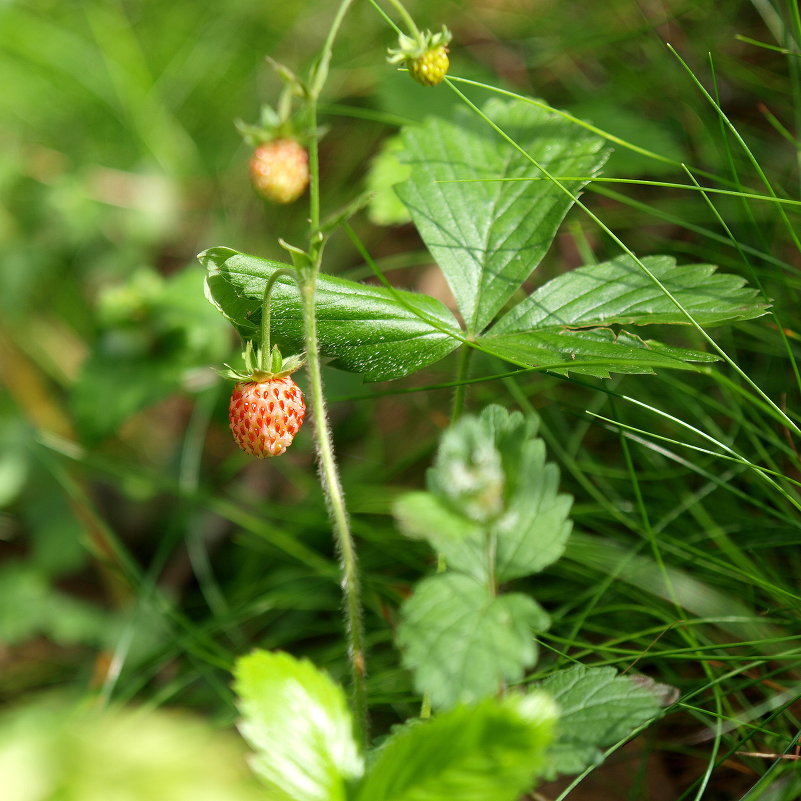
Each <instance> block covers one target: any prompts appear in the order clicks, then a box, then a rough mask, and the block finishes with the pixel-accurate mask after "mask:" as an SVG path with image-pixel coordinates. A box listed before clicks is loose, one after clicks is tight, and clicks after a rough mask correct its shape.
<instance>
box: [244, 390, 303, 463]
mask: <svg viewBox="0 0 801 801" xmlns="http://www.w3.org/2000/svg"><path fill="white" fill-rule="evenodd" d="M305 416H306V404H305V403H304V401H303V393H302V392H301V391H300V387H299V386H298V385H297V384H296V383H295V382H294V381H293V380H292V378H290V376H288V375H285V376H282V377H281V378H268V379H266V380H264V381H240V382H239V383H238V384H236V386H235V387H234V391H233V392H232V393H231V403H230V404H229V406H228V420H229V422H230V424H231V431H232V432H233V434H234V439H235V440H236V443H237V445H239V447H240V448H242V450H243V451H245V452H246V453H249V454H250V455H251V456H256V457H257V458H259V459H266V458H268V457H270V456H280V455H281V454H282V453H283V452H284V451H285V450H286V449H287V448H288V447H289V446H290V445H291V444H292V440H293V439H294V438H295V434H297V433H298V430H299V429H300V427H301V426H302V425H303V418H304V417H305Z"/></svg>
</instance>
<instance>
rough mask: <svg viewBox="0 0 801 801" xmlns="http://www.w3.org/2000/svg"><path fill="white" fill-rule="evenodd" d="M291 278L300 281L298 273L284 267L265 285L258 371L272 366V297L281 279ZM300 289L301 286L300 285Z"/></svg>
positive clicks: (262, 301) (266, 369) (262, 299)
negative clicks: (277, 282)
mask: <svg viewBox="0 0 801 801" xmlns="http://www.w3.org/2000/svg"><path fill="white" fill-rule="evenodd" d="M284 276H289V277H290V278H291V279H292V280H293V281H297V280H298V276H297V273H295V272H293V271H292V270H289V269H287V268H285V267H282V268H281V269H280V270H276V271H275V272H274V273H273V274H272V275H271V276H270V277H269V278H268V279H267V283H266V284H265V285H264V294H263V295H262V298H261V342H260V343H259V363H258V365H257V366H258V369H259V370H261V371H262V372H265V373H266V372H267V371H268V370H269V369H270V366H271V362H270V359H271V353H270V295H272V293H273V287H274V286H275V282H276V281H277V280H278V279H279V278H283V277H284ZM298 289H300V285H298Z"/></svg>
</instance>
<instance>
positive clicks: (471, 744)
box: [356, 693, 557, 801]
mask: <svg viewBox="0 0 801 801" xmlns="http://www.w3.org/2000/svg"><path fill="white" fill-rule="evenodd" d="M556 715H557V711H556V706H555V705H554V704H553V702H552V701H551V700H550V698H548V696H546V695H545V694H542V693H532V694H530V695H528V696H510V697H508V698H505V699H502V700H496V699H487V700H486V701H484V702H483V703H481V704H479V705H477V706H475V707H467V706H462V707H458V708H456V709H452V710H451V711H449V712H445V713H444V714H441V715H437V716H436V717H435V718H434V719H433V720H430V721H415V722H414V723H412V724H410V725H407V726H405V727H404V728H402V729H401V730H400V731H399V732H398V733H396V734H394V735H393V736H392V737H391V738H390V739H389V740H388V741H387V742H386V744H385V745H384V746H383V747H382V748H381V750H380V751H379V753H378V756H377V758H376V760H375V762H374V764H373V766H372V768H371V770H370V772H369V774H368V775H367V777H366V778H365V781H364V783H363V785H362V787H361V788H360V790H359V792H358V794H357V796H356V801H455V799H458V801H488V799H492V801H516V799H518V798H519V797H520V796H521V795H522V794H523V793H525V792H526V791H527V790H529V789H530V788H531V786H532V784H533V782H534V779H535V777H536V776H537V774H538V773H539V772H540V771H541V770H542V768H543V766H544V754H545V751H546V748H547V746H548V743H549V742H550V740H551V732H552V731H553V727H554V722H555V720H556Z"/></svg>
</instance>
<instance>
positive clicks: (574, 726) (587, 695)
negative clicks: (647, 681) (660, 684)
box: [539, 665, 660, 778]
mask: <svg viewBox="0 0 801 801" xmlns="http://www.w3.org/2000/svg"><path fill="white" fill-rule="evenodd" d="M539 687H540V689H542V690H544V691H545V692H547V693H548V694H549V695H550V696H551V697H552V698H553V699H554V700H555V701H556V703H557V704H558V705H559V709H560V716H559V725H558V728H557V734H556V739H555V741H554V743H553V745H552V746H551V748H550V749H549V752H548V757H549V759H548V768H547V775H548V777H549V778H553V777H554V776H556V774H557V773H570V774H572V773H579V772H580V771H582V770H584V768H586V767H587V766H588V765H592V764H594V763H595V762H598V761H600V758H601V755H600V752H599V751H598V747H599V746H600V747H604V746H609V745H613V744H614V743H616V742H618V741H619V740H622V739H624V738H626V737H627V736H629V735H630V734H631V733H632V732H633V731H634V730H635V729H637V728H638V727H640V726H641V725H643V724H644V723H647V722H648V721H649V720H651V719H653V718H654V717H655V716H656V715H657V713H658V712H659V708H660V702H659V699H658V698H657V696H655V695H654V693H651V692H649V691H648V690H647V689H644V688H643V687H642V686H640V685H638V684H635V682H634V681H633V680H632V679H630V678H627V677H625V676H619V675H618V673H617V671H616V670H615V669H614V668H612V667H600V668H588V667H584V666H582V665H576V666H575V667H571V668H567V669H566V670H560V671H558V672H556V673H554V674H553V675H551V676H549V677H548V678H547V679H545V680H544V681H542V682H541V683H540V684H539Z"/></svg>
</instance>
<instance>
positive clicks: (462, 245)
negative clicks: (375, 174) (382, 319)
mask: <svg viewBox="0 0 801 801" xmlns="http://www.w3.org/2000/svg"><path fill="white" fill-rule="evenodd" d="M483 110H484V112H485V113H486V115H487V116H488V117H489V118H490V119H491V120H493V122H495V123H496V124H497V125H498V126H499V127H500V128H501V129H502V130H503V131H504V132H505V133H506V134H508V135H509V136H510V137H511V138H512V139H513V140H514V141H515V142H517V143H518V144H519V145H520V146H521V147H522V148H523V149H524V150H525V151H526V152H527V153H528V154H529V155H530V156H531V157H533V158H534V159H535V160H536V161H537V162H539V164H540V165H541V166H542V167H544V168H545V169H546V170H548V171H549V172H550V173H551V174H552V175H563V176H575V177H577V178H579V180H574V181H567V182H565V183H564V189H567V190H568V192H565V191H564V189H562V188H560V187H558V186H556V185H555V184H554V183H552V182H551V181H548V180H542V173H541V172H540V171H539V170H538V169H537V167H535V166H534V164H532V163H531V161H529V159H528V158H526V157H525V156H524V155H523V154H522V153H520V152H519V151H518V150H516V149H515V148H514V147H513V146H512V145H510V144H509V143H508V142H506V141H505V140H504V139H502V138H501V136H500V135H499V134H498V133H497V132H496V131H494V130H493V129H492V128H491V127H490V126H489V125H488V124H487V123H486V122H485V121H484V120H482V119H480V118H479V117H478V116H477V115H475V114H474V113H473V112H471V111H469V110H467V109H464V108H459V109H458V110H457V112H456V114H455V115H454V117H453V119H452V120H443V119H429V120H428V121H427V122H426V123H425V124H423V125H421V126H419V127H414V128H407V129H406V130H405V132H404V134H403V141H404V145H405V148H406V151H405V160H406V162H407V163H408V164H409V165H410V166H411V169H412V174H411V177H410V179H409V180H408V181H407V182H406V183H404V184H402V185H400V186H399V187H398V188H397V192H398V195H399V196H400V198H401V200H403V202H404V203H405V204H406V207H407V208H408V209H409V212H410V214H411V216H412V219H413V221H414V223H415V225H416V226H417V229H418V230H419V232H420V235H421V236H422V238H423V241H424V242H425V244H426V246H427V247H428V249H429V251H430V252H431V255H432V256H433V257H434V259H435V260H436V261H437V263H438V264H439V266H440V267H441V268H442V270H443V272H444V273H445V276H446V277H447V279H448V283H449V284H450V287H451V289H452V290H453V294H454V296H455V297H456V300H457V303H458V305H459V310H460V311H461V313H462V316H463V317H464V319H465V322H466V324H467V329H468V331H469V332H471V333H479V332H481V331H482V330H483V329H484V328H485V327H486V326H487V325H488V324H489V323H490V322H491V321H492V319H493V317H494V316H495V315H496V314H497V313H498V311H500V309H501V308H502V307H503V305H504V303H506V301H508V300H509V298H511V296H512V295H513V294H514V293H515V292H516V291H517V290H518V289H519V288H520V285H521V284H522V283H523V281H525V280H526V279H527V278H528V276H529V275H530V274H531V273H532V271H533V270H534V269H535V267H537V265H538V264H539V262H540V260H541V259H542V257H543V256H544V255H545V253H546V251H547V250H548V248H549V247H550V245H551V242H552V240H553V238H554V236H555V235H556V231H557V229H558V227H559V225H560V223H561V222H562V219H563V217H564V216H565V214H566V212H567V210H568V209H569V208H570V206H571V205H572V204H573V200H572V198H571V197H570V194H572V195H573V196H575V195H577V193H578V192H579V191H580V190H581V188H582V187H583V186H584V184H585V183H586V182H587V181H588V180H589V179H590V178H591V177H593V176H594V175H596V174H597V173H598V171H599V170H600V168H601V167H602V166H603V163H604V162H605V161H606V159H607V156H608V154H609V150H608V148H607V147H606V145H605V143H604V141H603V140H602V139H600V138H599V137H597V136H595V135H594V134H590V133H588V132H587V131H586V130H584V129H582V128H580V127H579V126H577V125H573V124H571V123H569V122H567V121H565V120H564V119H562V118H561V117H559V116H557V115H556V114H553V113H550V112H546V111H543V110H541V109H538V108H536V107H535V106H533V105H531V104H528V103H525V102H523V101H518V102H501V101H499V100H491V101H490V102H488V103H487V104H486V106H485V107H484V109H483ZM526 178H534V179H537V180H520V179H526ZM510 179H512V180H510ZM568 193H570V194H568Z"/></svg>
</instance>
